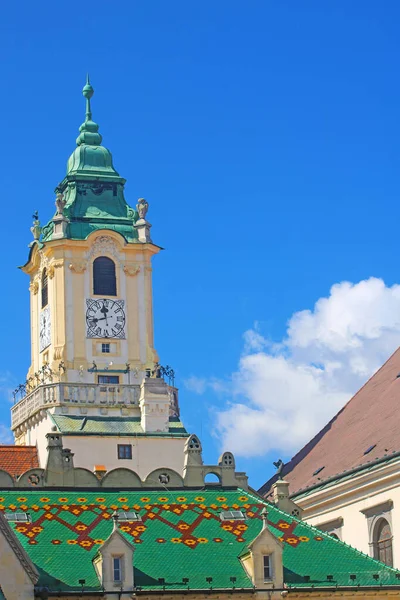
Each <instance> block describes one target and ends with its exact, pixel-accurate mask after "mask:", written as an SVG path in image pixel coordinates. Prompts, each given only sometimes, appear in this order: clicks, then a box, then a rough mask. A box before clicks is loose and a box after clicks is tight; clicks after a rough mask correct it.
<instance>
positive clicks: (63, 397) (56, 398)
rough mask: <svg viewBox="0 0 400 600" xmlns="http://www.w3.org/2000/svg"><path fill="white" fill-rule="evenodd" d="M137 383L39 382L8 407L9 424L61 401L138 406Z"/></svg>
mask: <svg viewBox="0 0 400 600" xmlns="http://www.w3.org/2000/svg"><path fill="white" fill-rule="evenodd" d="M139 396H140V385H119V384H116V385H108V384H107V385H105V384H91V383H62V382H60V383H49V384H46V385H40V386H39V387H37V388H36V389H35V390H33V391H32V392H30V393H29V394H27V395H26V396H25V397H24V398H22V399H21V400H19V401H18V402H17V403H16V404H15V405H14V406H13V407H12V409H11V428H12V429H15V428H16V427H18V425H20V424H21V423H23V422H24V421H25V420H26V419H27V418H28V417H31V416H32V415H34V414H35V413H36V412H38V411H39V410H41V409H46V408H50V407H51V406H61V405H67V406H68V405H70V406H71V405H77V404H78V405H86V406H93V405H97V406H116V405H121V406H138V405H139Z"/></svg>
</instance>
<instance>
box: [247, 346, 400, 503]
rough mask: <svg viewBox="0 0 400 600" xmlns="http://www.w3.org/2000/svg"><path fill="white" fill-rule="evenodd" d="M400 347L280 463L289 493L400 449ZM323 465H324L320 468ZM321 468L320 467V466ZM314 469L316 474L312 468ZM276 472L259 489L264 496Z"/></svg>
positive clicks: (364, 464) (296, 491)
mask: <svg viewBox="0 0 400 600" xmlns="http://www.w3.org/2000/svg"><path fill="white" fill-rule="evenodd" d="M399 375H400V348H399V349H398V350H396V352H395V353H394V354H393V355H392V356H391V357H390V358H389V360H388V361H387V362H386V363H385V364H384V365H383V366H382V367H381V368H380V369H379V371H377V372H376V373H375V374H374V375H373V376H372V377H371V379H369V381H367V383H366V384H365V385H364V386H363V387H362V388H361V389H360V390H359V391H358V392H357V393H356V394H355V396H353V398H351V400H350V401H349V402H348V403H347V404H346V405H345V406H344V408H342V410H341V411H339V412H338V414H337V415H335V417H333V419H332V420H331V421H330V422H329V423H328V424H327V425H326V426H325V427H324V428H323V429H322V430H321V431H320V432H319V433H318V434H317V435H316V436H315V437H314V438H313V439H312V440H311V441H310V442H308V444H307V445H306V446H304V448H302V449H301V450H300V451H299V452H298V453H297V454H296V455H295V456H294V457H293V458H292V459H291V460H290V461H289V462H288V463H287V464H286V465H285V467H284V469H283V476H284V478H285V480H286V481H288V482H289V483H290V493H291V495H292V496H293V495H295V494H296V493H298V492H299V490H304V489H305V488H307V487H309V486H315V485H319V484H321V483H323V482H324V481H325V480H327V479H328V478H332V477H335V476H340V475H344V476H345V475H346V472H347V471H349V470H350V469H355V468H358V467H362V466H365V467H368V466H369V465H370V464H371V463H373V462H374V461H376V460H378V459H381V458H385V457H387V459H388V460H389V459H390V458H391V456H392V455H393V454H394V453H396V452H398V451H400V429H399V427H398V404H399V399H400V377H399ZM322 467H323V468H322ZM319 469H320V470H319ZM318 470H319V472H318V473H317V471H318ZM275 480H276V476H275V477H272V478H271V479H269V480H268V481H267V482H266V483H265V484H264V485H263V486H262V487H261V488H260V490H259V493H260V494H262V495H267V494H268V493H269V492H270V490H271V486H272V484H273V483H274V481H275Z"/></svg>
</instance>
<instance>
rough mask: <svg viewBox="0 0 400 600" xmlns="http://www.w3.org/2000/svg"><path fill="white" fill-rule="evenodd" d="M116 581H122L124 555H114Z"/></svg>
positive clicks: (113, 563)
mask: <svg viewBox="0 0 400 600" xmlns="http://www.w3.org/2000/svg"><path fill="white" fill-rule="evenodd" d="M112 566H113V580H114V583H121V582H122V556H113V557H112Z"/></svg>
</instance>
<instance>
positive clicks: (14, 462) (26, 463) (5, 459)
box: [0, 446, 39, 477]
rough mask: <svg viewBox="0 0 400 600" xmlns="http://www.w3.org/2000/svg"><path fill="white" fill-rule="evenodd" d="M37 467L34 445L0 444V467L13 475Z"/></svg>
mask: <svg viewBox="0 0 400 600" xmlns="http://www.w3.org/2000/svg"><path fill="white" fill-rule="evenodd" d="M35 467H39V459H38V454H37V449H36V446H0V469H1V470H3V471H7V473H10V475H12V476H13V477H16V476H18V475H21V474H22V473H24V472H25V471H27V470H28V469H33V468H35Z"/></svg>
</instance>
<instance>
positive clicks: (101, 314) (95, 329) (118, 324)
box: [86, 299, 125, 339]
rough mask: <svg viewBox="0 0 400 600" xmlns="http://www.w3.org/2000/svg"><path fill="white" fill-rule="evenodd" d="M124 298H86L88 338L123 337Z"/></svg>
mask: <svg viewBox="0 0 400 600" xmlns="http://www.w3.org/2000/svg"><path fill="white" fill-rule="evenodd" d="M124 306H125V301H124V300H107V299H104V300H103V299H100V300H91V299H89V300H86V307H87V308H86V326H87V332H86V335H87V337H88V338H120V339H125V311H124Z"/></svg>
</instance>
